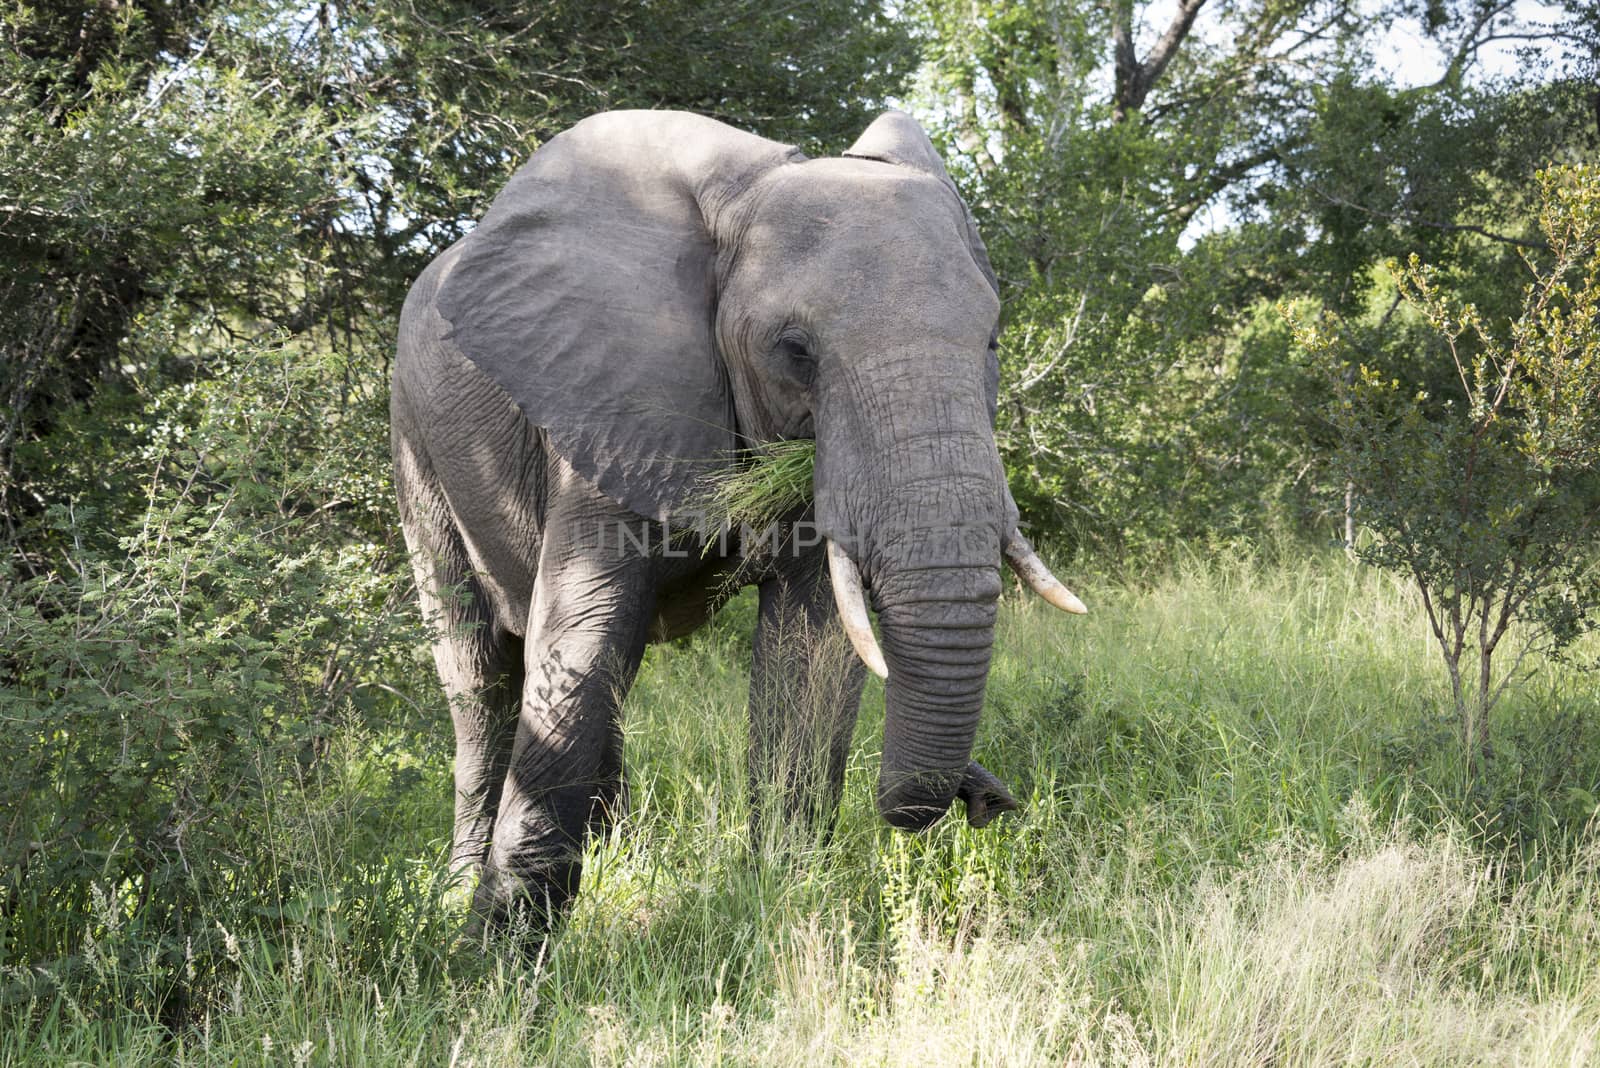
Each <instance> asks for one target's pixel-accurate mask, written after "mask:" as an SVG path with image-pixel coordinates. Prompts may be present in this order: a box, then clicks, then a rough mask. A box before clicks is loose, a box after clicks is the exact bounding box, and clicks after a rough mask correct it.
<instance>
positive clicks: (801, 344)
mask: <svg viewBox="0 0 1600 1068" xmlns="http://www.w3.org/2000/svg"><path fill="white" fill-rule="evenodd" d="M773 355H774V357H775V358H776V359H777V361H778V362H779V364H780V365H781V366H782V367H783V369H784V370H785V371H787V372H788V373H789V374H791V375H793V376H794V377H795V378H797V379H799V380H800V381H801V382H804V383H807V384H809V383H810V382H811V376H812V375H813V374H814V373H815V371H816V367H817V358H816V357H815V356H813V355H812V354H811V350H810V349H808V348H807V347H806V342H805V339H804V338H802V337H799V336H798V335H795V334H784V335H783V336H782V337H780V338H778V342H777V344H776V345H774V346H773Z"/></svg>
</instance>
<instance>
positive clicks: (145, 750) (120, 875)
mask: <svg viewBox="0 0 1600 1068" xmlns="http://www.w3.org/2000/svg"><path fill="white" fill-rule="evenodd" d="M211 356H212V359H213V361H214V364H213V366H214V367H215V369H216V377H215V378H213V379H211V380H209V381H207V382H205V383H201V384H193V385H185V386H175V387H171V388H169V389H167V390H164V391H162V392H161V393H159V394H157V395H156V396H154V397H153V398H152V399H151V400H150V402H149V403H148V405H147V406H146V407H145V408H144V410H143V411H142V412H140V413H139V416H140V421H139V425H138V430H137V432H135V433H133V434H131V435H130V437H131V440H130V441H126V442H125V444H127V445H132V446H133V447H134V449H135V451H133V452H131V454H125V455H123V456H122V457H121V458H120V463H121V465H123V470H124V472H125V473H126V474H127V475H128V476H131V477H133V478H134V479H136V480H137V482H138V483H139V484H140V485H141V486H142V489H143V491H144V492H143V495H144V507H143V508H142V510H141V514H140V515H139V516H138V518H137V521H136V522H134V523H129V524H128V525H127V526H126V527H125V528H124V529H126V533H124V534H122V535H121V536H120V537H118V538H116V540H115V542H111V541H109V540H108V539H107V537H106V531H105V527H104V525H103V523H104V519H105V517H103V516H101V515H98V514H97V513H96V512H95V506H94V504H93V503H91V502H88V501H83V500H80V501H77V502H73V503H70V504H68V505H65V506H60V507H56V508H52V509H51V510H50V512H49V513H47V515H46V517H45V520H46V521H47V522H49V523H50V524H52V526H53V527H54V529H55V532H56V535H57V537H58V538H59V539H60V540H61V541H62V542H63V543H67V544H72V545H73V546H74V547H75V548H74V551H73V555H72V557H71V561H70V566H71V570H70V571H67V572H64V573H62V572H58V573H50V574H45V575H36V576H31V577H29V576H23V575H19V574H17V573H16V572H15V571H14V570H13V571H12V572H11V573H10V574H8V575H7V576H5V579H4V581H3V583H0V635H3V638H4V653H3V654H0V670H3V672H4V676H5V679H6V686H5V688H4V690H0V749H4V751H5V752H6V753H7V754H8V760H7V768H8V770H7V773H6V774H5V776H3V777H0V811H4V812H5V816H4V818H3V819H0V857H3V858H5V865H6V867H5V870H4V872H3V874H0V900H3V901H4V902H5V908H4V913H3V920H0V947H3V951H4V957H5V959H6V961H7V962H8V967H9V968H11V969H13V971H12V972H11V975H12V978H11V980H9V983H10V986H11V989H8V990H7V991H6V992H5V994H6V997H7V998H8V999H12V998H16V997H21V996H24V995H25V994H26V992H27V990H28V989H29V988H31V987H34V986H35V985H36V984H37V983H38V982H39V981H41V980H43V979H48V980H49V982H51V983H55V984H61V985H62V986H63V987H64V988H66V989H72V988H73V987H74V986H75V985H76V984H79V983H81V982H85V981H90V980H91V979H92V977H94V976H100V973H101V972H103V971H104V970H105V969H111V970H112V971H114V972H115V973H116V974H117V975H118V977H119V984H120V988H119V989H118V990H117V991H116V992H115V996H117V997H118V998H120V999H121V1000H123V1001H124V1002H125V1003H126V1004H127V1005H129V1006H130V1007H134V1008H138V1009H139V1010H140V1011H145V1012H152V1013H155V1014H157V1015H159V1016H161V1017H162V1018H165V1019H170V1020H172V1021H174V1022H180V1021H182V1020H184V1019H187V1014H188V1013H192V1012H196V1011H201V1010H203V1009H204V1008H205V1005H206V1004H207V998H210V997H215V996H217V989H216V983H217V980H216V978H215V977H216V975H217V973H218V970H219V968H220V969H222V970H224V971H226V970H227V969H226V964H225V962H224V961H223V960H222V956H223V955H224V950H223V947H222V943H221V941H220V936H219V931H218V927H217V925H218V924H222V925H224V926H226V927H227V928H228V929H229V930H231V931H235V932H241V931H249V930H256V929H261V928H263V927H265V928H276V927H281V926H282V924H283V923H284V922H286V921H285V915H286V914H285V913H284V910H285V909H290V908H292V907H298V906H293V902H296V901H308V900H312V899H311V898H308V897H307V895H308V894H310V895H314V894H315V893H316V892H317V890H318V888H317V887H316V886H315V885H308V884H307V883H306V882H305V881H304V876H303V873H300V872H297V871H295V870H294V867H293V865H292V864H288V863H285V861H286V860H287V859H288V858H287V857H286V856H285V854H286V853H293V852H295V851H297V850H298V849H299V848H301V847H303V846H305V845H308V844H309V843H298V844H295V843H293V842H292V839H293V836H294V834H295V833H296V830H295V828H293V827H292V826H286V825H285V821H284V820H283V819H282V817H281V816H280V815H279V814H278V813H277V812H276V811H275V809H276V808H277V806H278V805H279V804H280V802H281V799H282V798H283V797H284V796H285V795H286V794H292V795H294V796H296V797H300V798H310V797H315V796H316V795H317V794H318V792H319V782H320V780H321V779H322V778H323V774H324V773H323V772H322V771H320V770H318V768H317V758H318V757H319V756H320V755H321V754H323V753H324V752H326V750H327V747H328V745H329V743H330V739H332V738H333V737H334V735H335V733H336V731H338V732H344V734H345V736H351V732H357V733H359V732H361V731H372V732H374V733H375V734H379V733H381V736H382V737H385V738H387V739H390V740H391V744H392V743H393V742H395V741H398V740H400V739H410V741H409V743H408V744H407V747H406V748H407V751H408V754H411V755H408V756H407V757H406V758H405V760H406V761H407V762H409V761H410V760H411V759H414V755H415V754H422V753H432V752H434V747H433V745H432V744H431V743H430V742H429V738H431V737H433V736H435V735H436V733H437V731H436V724H434V723H432V722H428V721H425V720H418V719H417V718H416V717H414V716H410V715H408V714H406V709H407V708H408V707H413V704H412V700H411V699H410V698H409V697H408V696H407V695H406V694H405V693H404V691H402V690H401V689H399V688H398V687H397V684H399V685H400V686H405V687H406V688H408V689H409V688H411V687H412V686H413V685H415V686H416V687H417V688H418V689H419V690H421V691H422V692H424V693H425V692H428V688H429V682H430V680H429V679H428V678H427V674H426V670H427V669H426V664H425V663H423V662H419V660H418V657H417V649H418V646H419V644H421V643H422V642H423V641H424V640H425V636H424V634H423V632H422V629H421V627H420V626H419V623H418V621H417V619H416V618H415V616H414V614H413V613H412V612H411V611H410V609H409V601H410V596H409V590H408V588H407V585H408V584H407V583H405V582H403V581H400V580H399V577H398V576H399V575H400V574H401V573H402V571H401V569H400V567H399V564H400V559H399V558H403V553H404V549H403V546H400V545H398V538H397V536H396V535H395V534H394V533H393V525H392V523H391V522H390V521H389V511H390V507H391V506H390V503H389V497H390V487H389V485H388V477H387V466H388V465H387V463H386V461H385V457H384V450H383V448H382V443H383V441H384V440H385V433H384V430H385V425H386V422H387V411H386V407H387V406H386V404H384V403H383V400H384V398H382V397H381V396H380V397H374V396H371V395H368V396H365V397H360V398H345V399H344V400H342V401H341V398H340V396H339V393H340V386H339V379H338V376H337V375H336V374H330V373H329V372H330V371H331V370H333V368H332V367H330V366H329V364H330V362H331V360H330V358H329V357H326V356H323V357H320V358H319V357H317V356H315V355H314V354H309V353H307V352H305V351H304V350H300V349H297V348H296V347H294V346H292V345H287V344H275V345H267V346H256V347H248V348H238V349H235V350H233V351H231V352H218V351H215V350H213V352H212V353H211ZM396 697H398V698H400V700H399V701H397V700H396ZM368 760H369V761H370V763H371V766H372V770H373V772H375V773H381V772H383V771H385V769H387V771H388V772H390V773H393V774H390V775H389V782H390V784H391V785H392V786H393V787H395V788H397V789H398V788H400V787H402V786H403V785H404V784H405V781H406V780H405V778H404V776H403V775H399V774H398V771H399V768H400V764H399V763H397V761H396V757H395V752H394V751H393V750H391V751H390V752H389V753H384V752H383V751H382V750H376V751H374V752H373V753H371V754H370V756H369V757H368ZM341 803H343V804H346V805H349V804H351V803H354V804H355V805H357V806H358V807H359V808H360V809H361V810H362V811H366V810H368V809H369V808H370V807H373V806H380V805H382V804H383V803H384V792H383V790H382V789H377V790H374V792H373V794H372V795H371V796H370V797H367V798H358V797H348V798H345V799H343V801H342V802H341ZM352 818H359V815H358V814H357V813H355V812H352ZM286 843H288V845H287V846H286ZM342 892H343V893H344V894H345V895H346V896H347V897H349V898H351V899H352V900H350V902H349V903H350V905H351V906H354V905H355V901H354V898H356V897H359V896H360V890H359V889H358V887H357V886H355V885H354V884H352V885H350V886H347V887H345V888H343V890H342ZM219 902H226V903H227V904H226V906H225V907H220V908H219V907H218V903H219ZM296 920H297V922H307V921H305V918H304V917H296ZM107 954H111V957H110V958H107ZM101 977H102V978H103V976H101ZM105 994H106V996H111V995H112V992H111V991H106V992H105ZM191 994H192V995H194V996H193V997H191ZM196 998H198V1000H196Z"/></svg>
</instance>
